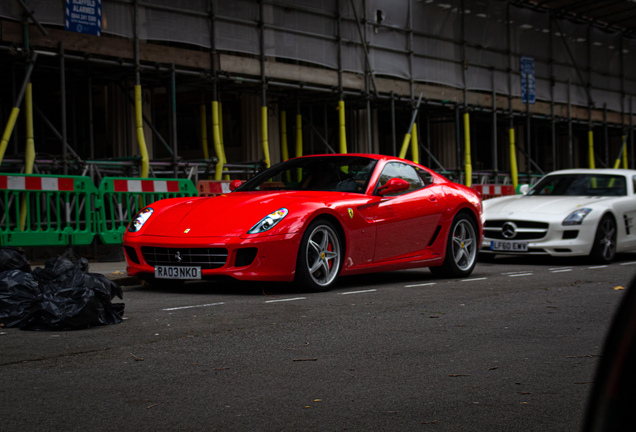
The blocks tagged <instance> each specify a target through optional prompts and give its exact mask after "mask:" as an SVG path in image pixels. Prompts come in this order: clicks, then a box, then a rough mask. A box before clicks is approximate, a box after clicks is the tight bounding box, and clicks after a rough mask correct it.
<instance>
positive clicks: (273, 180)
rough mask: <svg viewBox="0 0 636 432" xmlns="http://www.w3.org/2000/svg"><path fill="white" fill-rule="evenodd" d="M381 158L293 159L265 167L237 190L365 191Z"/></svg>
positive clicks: (330, 157)
mask: <svg viewBox="0 0 636 432" xmlns="http://www.w3.org/2000/svg"><path fill="white" fill-rule="evenodd" d="M376 163H377V160H375V159H371V158H366V157H360V156H346V155H343V156H313V157H304V158H298V159H290V160H288V161H285V162H281V163H279V164H277V165H275V166H273V167H271V168H270V169H268V170H266V171H263V172H262V173H260V174H258V175H257V176H256V177H254V178H252V179H251V180H249V181H248V182H247V183H245V184H243V185H241V187H239V188H238V189H236V191H237V192H247V191H259V190H294V191H304V190H307V191H331V192H357V193H364V191H365V190H366V188H367V185H368V183H369V179H370V178H371V173H372V172H373V168H374V167H375V165H376Z"/></svg>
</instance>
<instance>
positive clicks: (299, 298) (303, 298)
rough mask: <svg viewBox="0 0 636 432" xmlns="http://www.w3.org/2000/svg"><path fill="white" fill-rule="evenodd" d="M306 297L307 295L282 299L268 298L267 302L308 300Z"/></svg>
mask: <svg viewBox="0 0 636 432" xmlns="http://www.w3.org/2000/svg"><path fill="white" fill-rule="evenodd" d="M306 299H307V297H294V298H288V299H280V300H267V301H266V302H265V303H278V302H288V301H295V300H306Z"/></svg>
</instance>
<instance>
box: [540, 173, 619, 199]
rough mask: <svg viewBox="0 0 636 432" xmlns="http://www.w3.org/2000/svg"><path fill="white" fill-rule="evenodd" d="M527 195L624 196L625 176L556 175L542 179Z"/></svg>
mask: <svg viewBox="0 0 636 432" xmlns="http://www.w3.org/2000/svg"><path fill="white" fill-rule="evenodd" d="M528 195H564V196H624V195H627V185H626V182H625V176H621V175H610V174H556V175H549V176H547V177H544V178H543V179H542V180H541V181H540V182H539V183H537V184H536V185H535V186H534V187H533V188H532V189H531V190H530V192H528Z"/></svg>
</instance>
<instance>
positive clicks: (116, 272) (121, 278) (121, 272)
mask: <svg viewBox="0 0 636 432" xmlns="http://www.w3.org/2000/svg"><path fill="white" fill-rule="evenodd" d="M88 264H89V267H88V272H89V273H100V274H103V275H104V276H106V277H107V278H108V279H110V280H114V281H115V282H117V283H118V284H119V285H120V286H122V287H123V286H132V285H140V284H141V282H140V281H139V280H138V279H135V278H131V277H128V275H127V274H126V261H119V262H98V261H89V263H88ZM35 267H44V264H43V263H35V264H34V263H31V268H35Z"/></svg>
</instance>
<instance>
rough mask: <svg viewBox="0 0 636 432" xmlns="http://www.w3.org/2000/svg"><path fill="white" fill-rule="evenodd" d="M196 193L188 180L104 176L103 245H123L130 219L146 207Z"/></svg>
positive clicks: (102, 200) (101, 212) (101, 213)
mask: <svg viewBox="0 0 636 432" xmlns="http://www.w3.org/2000/svg"><path fill="white" fill-rule="evenodd" d="M197 195H198V191H197V188H196V187H195V186H194V183H192V181H190V180H188V179H168V180H157V179H141V178H115V177H105V178H104V179H103V181H102V183H101V184H100V185H99V197H100V202H99V205H98V207H99V216H98V219H99V227H98V228H99V229H98V231H99V237H100V239H101V240H102V243H104V244H121V243H122V237H123V235H124V232H125V231H126V227H127V226H128V222H130V220H131V219H132V218H133V217H134V216H135V214H137V212H138V211H139V210H141V209H142V208H144V207H145V206H147V205H149V204H152V203H153V202H155V201H159V200H161V199H164V198H176V197H191V196H197Z"/></svg>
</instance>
